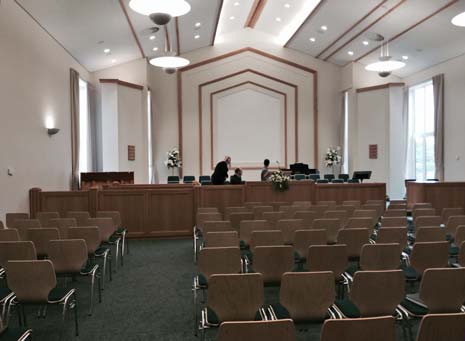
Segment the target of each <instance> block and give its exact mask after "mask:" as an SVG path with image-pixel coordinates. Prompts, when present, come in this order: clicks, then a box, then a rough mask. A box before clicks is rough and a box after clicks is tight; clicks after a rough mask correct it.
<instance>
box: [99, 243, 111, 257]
mask: <svg viewBox="0 0 465 341" xmlns="http://www.w3.org/2000/svg"><path fill="white" fill-rule="evenodd" d="M109 250H110V248H109V247H108V246H106V245H100V247H99V248H98V249H97V250H95V255H96V256H103V255H104V254H105V252H108V251H109Z"/></svg>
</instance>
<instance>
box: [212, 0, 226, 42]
mask: <svg viewBox="0 0 465 341" xmlns="http://www.w3.org/2000/svg"><path fill="white" fill-rule="evenodd" d="M223 5H224V0H220V6H219V8H218V14H217V15H216V21H215V28H214V29H213V36H212V41H211V43H210V46H213V45H215V39H216V34H217V33H218V25H219V23H220V18H221V11H222V10H223Z"/></svg>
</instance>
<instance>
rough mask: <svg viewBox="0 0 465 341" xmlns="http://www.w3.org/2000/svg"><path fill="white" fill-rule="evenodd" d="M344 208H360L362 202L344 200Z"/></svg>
mask: <svg viewBox="0 0 465 341" xmlns="http://www.w3.org/2000/svg"><path fill="white" fill-rule="evenodd" d="M342 205H343V206H346V205H347V206H354V207H355V208H356V209H358V208H360V206H361V202H360V200H344V201H343V202H342Z"/></svg>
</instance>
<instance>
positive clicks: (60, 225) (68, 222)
mask: <svg viewBox="0 0 465 341" xmlns="http://www.w3.org/2000/svg"><path fill="white" fill-rule="evenodd" d="M49 227H55V228H57V229H58V231H59V232H60V238H61V239H68V230H69V228H70V227H77V222H76V219H74V218H57V219H50V225H49Z"/></svg>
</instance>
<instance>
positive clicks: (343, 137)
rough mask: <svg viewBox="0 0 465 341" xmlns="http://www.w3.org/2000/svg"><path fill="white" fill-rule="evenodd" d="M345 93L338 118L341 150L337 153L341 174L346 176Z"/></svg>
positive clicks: (347, 171) (343, 93)
mask: <svg viewBox="0 0 465 341" xmlns="http://www.w3.org/2000/svg"><path fill="white" fill-rule="evenodd" d="M346 105H347V103H346V91H344V92H342V96H341V115H340V118H339V140H338V146H340V147H341V150H340V151H339V152H340V154H341V156H342V164H341V173H342V174H348V173H349V170H348V161H349V160H346V159H345V157H344V156H345V155H346V153H345V151H346V148H348V146H346V143H345V142H346V131H345V127H346V115H345V111H346Z"/></svg>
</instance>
